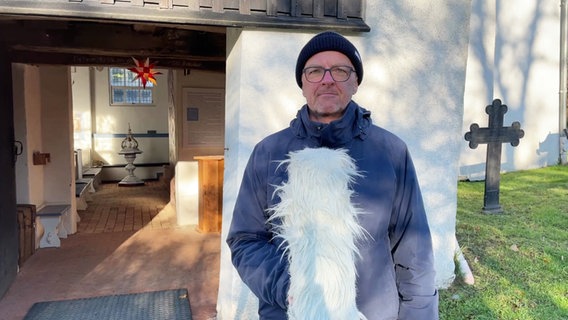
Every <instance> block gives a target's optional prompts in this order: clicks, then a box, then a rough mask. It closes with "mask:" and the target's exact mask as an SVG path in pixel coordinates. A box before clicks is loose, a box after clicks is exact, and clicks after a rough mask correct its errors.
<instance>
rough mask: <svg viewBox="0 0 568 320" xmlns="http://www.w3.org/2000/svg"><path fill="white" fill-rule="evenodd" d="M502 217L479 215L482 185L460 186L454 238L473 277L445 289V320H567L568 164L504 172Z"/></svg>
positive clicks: (442, 301) (442, 296)
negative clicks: (471, 282)
mask: <svg viewBox="0 0 568 320" xmlns="http://www.w3.org/2000/svg"><path fill="white" fill-rule="evenodd" d="M500 190H501V193H500V203H501V205H502V206H503V209H504V211H505V212H504V213H503V214H499V215H488V214H483V213H481V208H482V207H483V193H484V182H483V181H481V182H459V185H458V212H457V226H456V233H457V238H458V241H459V243H460V246H461V248H462V250H463V252H464V255H465V258H466V260H467V261H468V263H469V266H470V268H471V269H472V271H473V275H474V277H475V284H474V285H473V286H471V285H467V284H465V283H463V281H462V280H461V279H459V278H458V279H456V281H455V282H454V284H453V285H452V286H451V287H450V288H448V289H446V290H440V319H443V320H453V319H456V320H462V319H476V320H482V319H483V320H495V319H499V320H505V319H510V320H529V319H530V320H532V319H534V320H540V319H545V320H559V319H568V166H552V167H547V168H542V169H536V170H527V171H520V172H512V173H506V174H503V175H501V189H500Z"/></svg>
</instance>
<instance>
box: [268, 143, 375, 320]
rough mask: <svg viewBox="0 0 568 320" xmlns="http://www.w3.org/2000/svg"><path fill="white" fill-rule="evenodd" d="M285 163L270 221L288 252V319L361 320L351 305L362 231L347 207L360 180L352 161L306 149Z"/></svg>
mask: <svg viewBox="0 0 568 320" xmlns="http://www.w3.org/2000/svg"><path fill="white" fill-rule="evenodd" d="M283 164H285V165H287V171H288V182H287V183H284V184H282V185H281V186H277V189H276V194H277V195H278V196H279V197H280V199H281V202H280V203H279V204H277V205H276V206H274V207H273V208H271V209H270V213H271V218H270V221H271V223H274V226H275V231H276V236H277V237H281V238H283V240H284V246H286V247H285V250H286V252H287V253H288V260H289V267H290V268H289V269H290V289H289V292H288V296H289V299H290V304H289V308H288V318H289V319H291V320H300V319H306V320H308V319H309V320H318V319H321V320H335V319H337V320H356V319H365V316H364V315H363V314H362V313H360V312H359V311H358V309H357V305H356V301H355V298H356V296H357V288H356V284H355V283H356V277H357V274H356V269H355V259H357V258H358V254H359V251H358V249H357V246H356V244H357V241H359V240H361V239H363V237H364V235H365V230H364V229H363V228H362V227H361V226H360V225H359V223H358V219H357V216H358V214H359V211H358V210H357V209H356V208H355V207H354V206H353V205H352V204H351V195H352V193H353V192H352V190H351V189H350V184H351V183H352V182H353V179H354V177H356V176H358V175H359V173H358V172H357V168H356V165H355V163H354V161H353V159H351V157H350V156H349V155H348V154H347V153H346V151H345V150H343V149H339V150H332V149H327V148H318V149H309V148H308V149H304V150H300V151H296V152H292V153H290V154H289V159H288V160H285V161H283ZM277 220H280V222H281V224H279V223H277V222H276V221H277Z"/></svg>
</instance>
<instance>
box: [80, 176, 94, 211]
mask: <svg viewBox="0 0 568 320" xmlns="http://www.w3.org/2000/svg"><path fill="white" fill-rule="evenodd" d="M90 192H95V187H94V186H93V179H77V181H75V199H77V210H86V209H87V207H88V206H89V205H88V204H87V201H88V200H90V197H89V193H90Z"/></svg>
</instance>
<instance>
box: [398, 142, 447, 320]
mask: <svg viewBox="0 0 568 320" xmlns="http://www.w3.org/2000/svg"><path fill="white" fill-rule="evenodd" d="M401 163H402V164H401V167H400V168H399V169H398V172H397V176H398V178H397V187H396V188H397V190H396V191H397V192H396V196H395V206H394V208H395V209H394V212H393V215H392V217H391V225H390V238H391V246H392V247H391V250H392V256H393V261H394V265H395V272H396V279H397V280H396V281H397V286H398V292H399V299H400V307H399V319H400V320H406V319H409V320H410V319H424V320H432V319H438V318H439V315H438V293H437V290H436V287H435V270H434V257H433V252H432V238H431V235H430V229H429V226H428V221H427V218H426V212H425V210H424V204H423V200H422V195H421V192H420V187H419V184H418V179H417V176H416V171H415V169H414V165H413V163H412V159H411V157H410V154H409V153H408V150H407V151H406V154H405V156H404V159H403V160H402V161H401Z"/></svg>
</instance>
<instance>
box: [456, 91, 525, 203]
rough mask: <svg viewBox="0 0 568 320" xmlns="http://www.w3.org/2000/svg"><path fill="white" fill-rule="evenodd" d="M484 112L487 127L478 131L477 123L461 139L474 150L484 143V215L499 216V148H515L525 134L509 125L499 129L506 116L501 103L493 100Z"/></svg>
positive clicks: (518, 124) (504, 108)
mask: <svg viewBox="0 0 568 320" xmlns="http://www.w3.org/2000/svg"><path fill="white" fill-rule="evenodd" d="M485 113H487V114H488V115H489V126H488V127H487V128H480V127H479V125H477V123H474V124H472V125H471V126H470V127H469V130H470V131H469V132H468V133H466V134H465V140H467V141H469V147H470V148H472V149H475V148H477V145H478V144H483V143H486V144H487V160H486V165H485V195H484V197H483V212H484V213H502V212H503V208H502V207H501V205H500V204H499V182H500V180H501V177H500V173H501V146H502V144H503V143H511V145H512V146H513V147H516V146H518V145H519V139H520V138H522V137H523V136H524V135H525V132H524V131H523V130H521V124H520V123H519V122H517V121H515V122H513V124H512V125H511V126H510V127H503V116H504V115H505V113H507V106H506V105H504V104H501V100H499V99H495V100H493V103H492V104H490V105H488V106H487V107H485Z"/></svg>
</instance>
